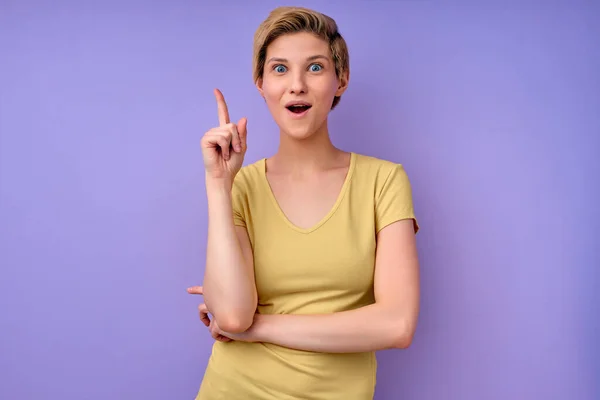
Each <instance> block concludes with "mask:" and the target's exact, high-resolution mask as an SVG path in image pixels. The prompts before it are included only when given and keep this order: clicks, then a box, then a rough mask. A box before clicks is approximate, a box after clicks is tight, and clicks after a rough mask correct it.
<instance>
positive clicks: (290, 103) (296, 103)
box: [285, 100, 312, 108]
mask: <svg viewBox="0 0 600 400" xmlns="http://www.w3.org/2000/svg"><path fill="white" fill-rule="evenodd" d="M291 106H308V107H311V106H312V104H310V103H309V102H307V101H303V100H292V101H288V102H287V103H286V104H285V107H286V108H287V107H291Z"/></svg>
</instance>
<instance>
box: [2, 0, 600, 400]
mask: <svg viewBox="0 0 600 400" xmlns="http://www.w3.org/2000/svg"><path fill="white" fill-rule="evenodd" d="M96 3H97V4H96V5H92V3H91V2H79V1H70V2H64V1H62V2H61V1H54V2H50V1H47V2H41V1H40V2H34V1H16V0H15V1H6V0H5V1H0V50H1V53H0V184H1V185H0V189H1V197H0V205H1V207H0V224H1V236H0V264H1V275H0V306H1V310H2V311H1V315H0V323H1V330H0V399H3V400H4V399H6V400H33V399H52V400H70V399H87V400H106V399H111V400H113V399H115V400H116V399H139V400H142V399H144V400H151V399H157V400H164V399H192V398H193V396H194V395H195V394H196V391H197V389H198V386H199V384H200V381H201V378H202V374H203V370H204V367H205V365H206V361H207V358H208V356H209V353H210V347H211V344H212V340H211V338H210V337H209V335H208V332H207V331H206V329H205V328H204V327H203V326H202V325H201V323H200V322H199V320H198V318H197V314H196V305H197V303H198V302H199V301H200V299H199V298H193V297H191V296H190V295H187V294H186V293H185V288H186V287H187V286H189V285H193V284H201V282H202V274H203V267H204V264H203V263H204V250H205V239H206V238H205V232H206V201H205V192H204V186H203V177H204V176H203V169H202V163H201V153H200V149H199V140H200V137H201V136H202V134H203V133H204V131H205V130H207V129H208V128H210V127H212V126H214V125H215V124H216V123H217V114H216V106H215V102H214V98H213V96H212V89H213V87H219V88H220V89H222V90H223V92H224V94H225V97H226V99H227V101H228V104H229V107H230V111H231V114H232V118H240V117H241V116H247V117H248V119H249V124H248V126H249V138H248V142H249V150H248V154H247V158H246V163H250V162H253V161H255V160H257V159H258V158H260V157H263V156H267V155H270V154H272V153H273V152H274V151H275V150H276V147H277V139H278V133H277V129H276V126H275V124H274V123H273V121H272V120H271V118H270V115H269V114H268V110H267V108H266V106H265V105H264V103H263V101H262V100H261V99H260V97H259V95H258V94H257V92H256V90H255V88H254V86H253V83H252V79H251V51H252V35H253V33H254V30H255V29H256V27H257V26H258V24H259V23H260V22H261V20H262V19H263V18H265V17H266V15H267V13H268V11H269V10H271V9H272V8H273V7H274V6H276V5H282V4H283V3H281V2H275V1H260V2H253V5H252V6H250V5H243V3H242V2H239V3H235V2H226V3H222V4H219V5H214V4H212V3H213V2H208V1H205V2H201V1H183V0H179V1H166V0H164V1H154V2H152V3H151V2H142V1H138V2H134V1H120V2H117V1H110V2H107V1H105V2H96ZM451 3H452V4H448V2H433V1H428V2H419V1H391V0H390V1H377V2H367V1H363V2H352V3H350V2H345V1H321V2H317V1H298V2H296V4H298V5H306V6H309V7H315V8H317V9H319V10H321V11H323V12H325V13H328V14H330V15H331V16H333V17H334V18H335V19H336V20H337V21H338V23H339V24H340V27H341V31H342V34H343V35H344V36H345V37H346V39H347V41H348V43H349V46H350V49H351V83H350V88H349V90H348V92H347V93H346V94H345V95H344V97H343V99H342V102H341V104H340V106H339V109H336V110H335V111H334V112H333V113H332V115H331V126H332V135H333V139H334V141H335V143H336V144H337V145H338V146H340V147H342V148H344V149H346V150H352V151H357V152H361V153H364V154H369V155H374V156H378V157H382V158H387V159H390V160H393V161H396V162H401V163H403V164H404V165H405V167H406V169H407V171H408V173H409V176H410V177H411V180H412V182H413V187H414V200H415V204H416V210H417V213H418V216H419V219H420V223H421V226H422V231H421V233H420V234H419V235H418V244H419V251H420V255H421V260H422V271H423V272H422V289H423V298H422V314H421V319H420V324H419V328H418V332H417V335H416V339H415V341H414V345H413V346H412V347H411V348H410V349H409V350H407V351H386V352H381V353H379V356H378V357H379V360H380V370H379V382H378V386H377V396H376V398H377V399H378V400H385V399H390V400H396V399H403V400H404V399H415V400H425V399H432V400H481V399H485V400H500V399H502V400H506V399H526V400H528V399H540V400H541V399H543V400H552V399H565V400H567V399H568V400H592V399H598V398H600V384H599V383H598V382H599V380H600V352H599V347H598V339H599V337H600V329H599V328H600V322H599V314H600V311H599V307H598V305H599V304H600V301H599V300H600V295H599V294H598V291H599V289H598V284H599V283H600V280H599V274H598V267H599V266H600V257H599V251H598V248H599V246H598V237H599V235H600V223H599V220H600V218H599V212H598V205H599V204H600V201H599V200H600V199H599V191H598V181H599V180H600V179H599V178H598V175H599V172H600V162H599V159H598V153H599V150H600V72H599V71H600V55H599V52H600V50H599V48H600V46H599V42H600V39H599V38H600V28H599V25H598V20H599V18H600V12H599V11H600V7H598V5H597V4H598V3H597V2H596V5H594V3H593V2H592V1H587V2H586V1H577V2H566V1H565V2H562V3H557V2H537V3H523V2H522V3H521V4H520V5H518V3H516V2H514V3H512V4H511V5H510V6H508V8H503V6H501V5H500V4H507V3H506V2H497V3H496V4H495V5H492V3H487V4H486V5H483V4H482V3H481V2H473V1H469V2H467V1H462V2H461V1H454V2H451ZM569 3H570V5H569ZM286 4H287V3H286ZM234 6H235V7H234ZM256 368H260V365H257V366H256Z"/></svg>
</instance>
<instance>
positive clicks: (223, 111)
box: [215, 89, 229, 126]
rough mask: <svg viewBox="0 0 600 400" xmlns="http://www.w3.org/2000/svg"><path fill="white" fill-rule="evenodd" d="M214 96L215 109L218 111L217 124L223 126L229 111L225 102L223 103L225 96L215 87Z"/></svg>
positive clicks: (227, 119) (227, 118) (227, 120)
mask: <svg viewBox="0 0 600 400" xmlns="http://www.w3.org/2000/svg"><path fill="white" fill-rule="evenodd" d="M215 97H216V98H217V109H218V112H219V125H221V126H223V125H226V124H228V123H229V111H228V110H227V103H225V97H223V93H221V91H220V90H219V89H215Z"/></svg>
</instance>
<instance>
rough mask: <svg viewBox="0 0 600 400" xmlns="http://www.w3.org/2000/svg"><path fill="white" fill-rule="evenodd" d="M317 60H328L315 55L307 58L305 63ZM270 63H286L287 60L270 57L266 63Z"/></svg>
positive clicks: (322, 56)
mask: <svg viewBox="0 0 600 400" xmlns="http://www.w3.org/2000/svg"><path fill="white" fill-rule="evenodd" d="M318 59H324V60H329V57H326V56H324V55H321V54H317V55H314V56H310V57H308V58H307V59H306V61H314V60H318ZM270 62H288V60H287V59H286V58H280V57H271V58H269V61H267V63H270Z"/></svg>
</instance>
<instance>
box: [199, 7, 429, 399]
mask: <svg viewBox="0 0 600 400" xmlns="http://www.w3.org/2000/svg"><path fill="white" fill-rule="evenodd" d="M254 39H255V42H254V78H255V82H256V87H257V88H258V91H259V93H260V95H261V96H262V97H263V98H264V100H265V102H266V104H267V106H268V108H269V110H270V112H271V114H272V115H273V118H274V119H275V121H276V123H277V124H278V126H279V128H280V145H279V149H278V151H277V153H276V154H275V155H274V156H272V157H271V158H268V159H262V160H260V161H258V162H256V163H253V164H251V165H248V166H245V167H243V168H242V162H243V158H244V154H245V152H246V135H247V130H246V126H247V125H246V119H241V120H240V121H239V122H237V123H232V122H231V121H230V120H229V116H228V111H227V106H226V103H225V100H224V99H223V96H222V94H221V93H220V92H219V91H218V90H216V91H215V95H216V97H217V104H218V113H219V123H220V125H219V126H218V127H216V128H213V129H211V130H209V131H208V132H207V133H206V134H205V136H204V137H203V138H202V154H203V158H204V165H205V169H206V191H207V197H208V213H209V224H208V245H207V260H206V270H205V276H204V286H203V287H193V288H190V289H188V290H189V292H190V293H196V294H203V296H204V304H202V305H200V314H201V319H202V320H203V322H204V323H205V325H206V326H208V328H209V329H210V332H211V334H212V336H213V337H214V338H215V339H216V340H217V341H216V342H215V344H214V347H213V352H212V355H211V357H210V361H209V364H208V367H207V370H206V373H205V376H204V379H203V382H202V385H201V388H200V391H199V393H198V396H197V399H201V400H217V399H227V400H237V399H239V400H248V399H265V400H267V399H277V400H282V399H340V400H342V399H343V400H351V399H357V400H364V399H372V398H373V394H374V388H375V376H376V359H375V354H374V352H375V351H377V350H382V349H391V348H406V347H408V346H409V345H410V343H411V341H412V338H413V334H414V331H415V327H416V323H417V315H418V303H419V273H418V260H417V252H416V246H415V233H416V231H417V230H418V225H417V222H416V219H415V216H414V212H413V205H412V198H411V189H410V184H409V181H408V178H407V176H406V173H405V171H404V169H403V167H402V166H401V165H399V164H394V163H392V162H389V161H385V160H380V159H376V158H373V157H368V156H364V155H360V154H356V153H347V152H345V151H342V150H340V149H338V148H336V147H335V146H334V145H333V144H332V143H331V141H330V137H329V133H328V127H327V117H328V114H329V112H330V110H332V109H333V108H335V107H336V106H337V104H338V103H339V101H340V99H341V96H342V94H343V93H344V91H345V90H346V88H347V86H348V79H349V64H348V59H349V57H348V50H347V48H346V44H345V41H344V39H343V38H342V37H341V35H340V34H339V33H338V30H337V26H336V23H335V22H334V21H333V20H332V19H331V18H329V17H327V16H325V15H323V14H320V13H318V12H315V11H312V10H308V9H304V8H296V7H282V8H278V9H276V10H274V11H273V12H272V13H271V14H270V15H269V16H268V18H267V19H266V20H265V21H264V22H263V23H262V24H261V25H260V27H259V28H258V30H257V32H256V35H255V38H254ZM232 210H233V216H232ZM209 315H210V317H209Z"/></svg>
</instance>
